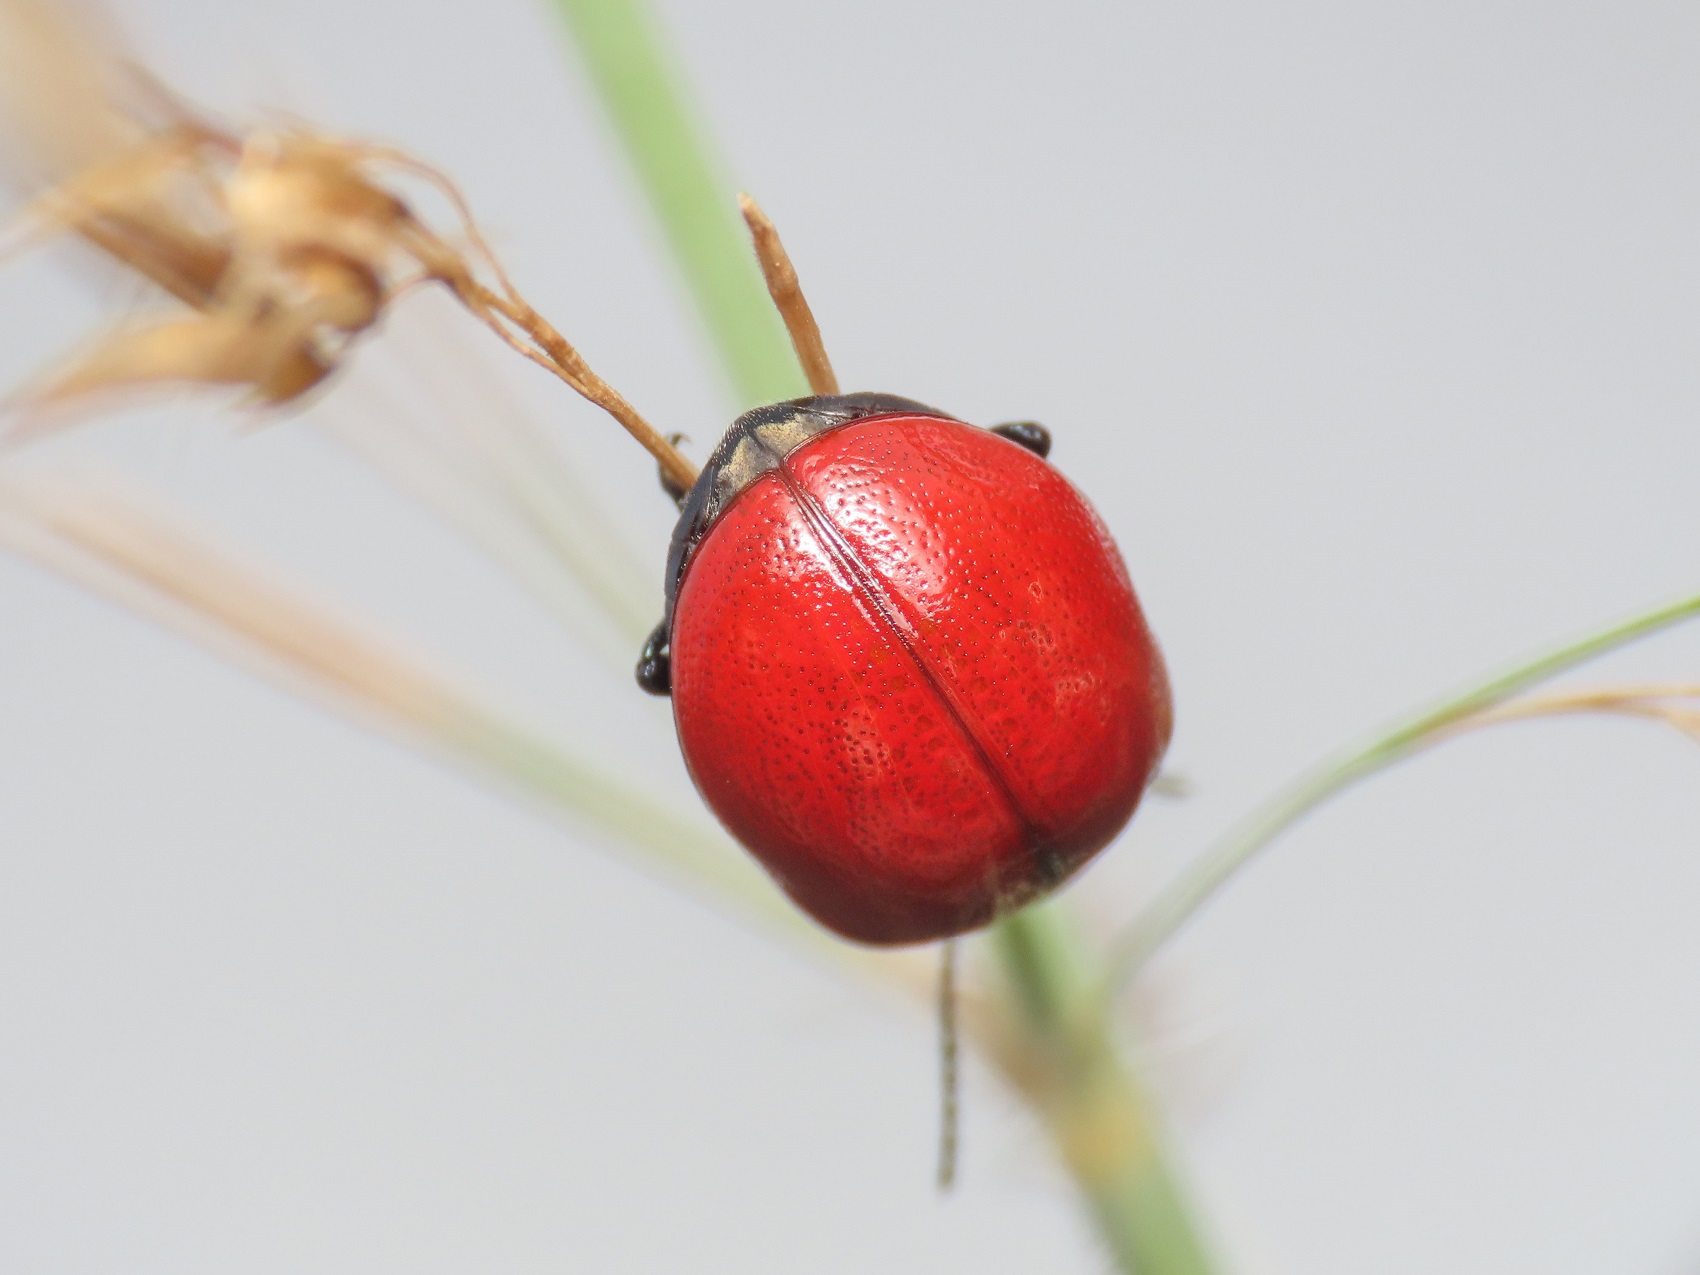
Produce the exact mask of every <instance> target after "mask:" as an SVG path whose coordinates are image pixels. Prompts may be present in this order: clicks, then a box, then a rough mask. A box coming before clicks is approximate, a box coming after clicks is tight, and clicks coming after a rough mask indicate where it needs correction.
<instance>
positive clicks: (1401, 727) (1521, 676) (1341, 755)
mask: <svg viewBox="0 0 1700 1275" xmlns="http://www.w3.org/2000/svg"><path fill="white" fill-rule="evenodd" d="M1696 615H1700V594H1696V595H1694V596H1692V597H1687V598H1682V599H1680V600H1679V601H1676V602H1672V603H1669V604H1667V605H1665V606H1659V607H1654V608H1653V609H1652V610H1649V611H1643V612H1641V613H1639V614H1637V615H1633V616H1630V617H1629V618H1628V619H1626V620H1618V621H1615V622H1613V623H1611V624H1608V625H1606V626H1605V627H1603V628H1600V629H1596V630H1594V631H1593V632H1590V633H1585V634H1583V635H1582V636H1581V637H1578V638H1576V639H1575V640H1573V641H1570V642H1567V643H1565V644H1564V645H1562V646H1559V647H1555V648H1553V649H1552V650H1550V651H1546V652H1544V653H1542V654H1541V655H1538V656H1536V657H1535V658H1533V659H1531V660H1526V661H1524V662H1523V663H1521V664H1517V665H1515V666H1513V667H1512V668H1509V669H1506V670H1502V671H1500V672H1496V673H1493V674H1491V675H1490V676H1488V677H1486V678H1483V679H1482V680H1481V681H1479V682H1476V683H1473V684H1471V685H1469V686H1467V687H1465V688H1464V689H1463V690H1461V691H1458V692H1456V693H1454V694H1452V695H1449V696H1447V697H1446V698H1445V699H1442V700H1441V701H1439V702H1438V703H1435V704H1432V705H1430V706H1428V707H1425V708H1422V709H1419V710H1418V711H1416V712H1414V713H1412V714H1411V715H1409V716H1407V717H1404V718H1401V719H1400V720H1398V721H1396V722H1394V723H1393V724H1392V725H1391V726H1389V727H1387V728H1385V729H1384V730H1381V731H1378V732H1376V733H1375V734H1373V735H1371V736H1369V737H1368V738H1367V739H1365V740H1364V741H1362V742H1361V743H1358V744H1354V745H1351V746H1348V747H1347V748H1345V749H1343V750H1341V751H1340V752H1338V753H1335V754H1333V755H1332V756H1329V757H1325V758H1324V759H1323V760H1322V761H1320V762H1318V763H1317V764H1316V765H1315V766H1313V767H1311V768H1310V769H1309V770H1307V771H1305V772H1304V773H1303V774H1301V775H1299V776H1298V778H1296V779H1294V780H1293V781H1292V782H1291V783H1289V784H1288V785H1287V786H1286V787H1284V788H1282V789H1281V790H1280V791H1279V792H1277V793H1276V794H1275V795H1274V796H1273V797H1271V798H1269V800H1267V801H1266V802H1264V803H1263V804H1262V805H1261V806H1259V807H1257V809H1255V810H1253V811H1252V812H1251V814H1250V815H1248V816H1247V817H1246V818H1245V819H1243V820H1241V821H1240V822H1239V823H1238V824H1236V825H1235V826H1234V827H1232V828H1230V829H1229V830H1228V832H1227V833H1226V834H1225V835H1224V836H1223V837H1222V838H1221V839H1220V840H1218V841H1217V842H1216V843H1215V844H1214V845H1212V846H1210V847H1209V848H1208V849H1207V850H1205V852H1204V853H1203V854H1202V855H1200V856H1199V857H1198V858H1197V859H1196V860H1194V861H1193V863H1192V864H1191V865H1190V866H1189V867H1187V868H1186V869H1184V870H1183V871H1182V872H1181V873H1180V875H1179V876H1177V877H1176V878H1175V879H1174V880H1173V881H1172V882H1171V883H1170V884H1169V885H1168V886H1167V887H1165V888H1164V889H1163V890H1162V891H1161V892H1160V893H1159V894H1158V895H1157V897H1156V898H1155V899H1153V900H1152V901H1151V903H1150V904H1148V905H1147V906H1146V908H1145V910H1144V911H1143V912H1142V913H1140V915H1139V916H1137V917H1136V918H1134V920H1133V922H1132V923H1131V924H1130V925H1129V926H1128V927H1127V928H1126V929H1125V930H1123V931H1122V933H1121V934H1120V935H1119V936H1118V937H1117V939H1116V941H1115V944H1114V946H1113V948H1112V955H1111V961H1110V979H1109V982H1108V984H1107V988H1108V991H1109V994H1111V995H1113V994H1114V993H1115V992H1116V991H1118V990H1120V988H1121V987H1122V986H1124V985H1125V984H1126V982H1127V980H1128V979H1129V978H1131V977H1132V976H1133V974H1134V973H1135V972H1136V971H1137V970H1138V969H1139V967H1140V966H1142V965H1143V964H1144V963H1145V962H1146V961H1147V960H1149V959H1150V957H1151V955H1152V954H1153V953H1154V952H1155V951H1156V950H1157V949H1158V948H1159V947H1161V946H1162V945H1163V944H1164V943H1165V942H1167V941H1168V939H1169V938H1170V937H1171V936H1173V935H1174V933H1175V932H1176V931H1177V930H1179V929H1180V928H1181V927H1182V926H1183V925H1185V924H1186V923H1187V921H1188V920H1190V919H1191V918H1192V917H1193V916H1194V915H1195V914H1196V913H1197V911H1198V910H1199V908H1201V907H1203V906H1204V904H1205V903H1207V902H1209V901H1210V899H1211V898H1212V897H1214V896H1215V894H1216V892H1217V891H1218V890H1220V889H1221V888H1222V887H1223V886H1225V885H1226V884H1227V883H1228V881H1229V880H1230V879H1232V877H1233V876H1234V874H1235V873H1237V872H1239V871H1240V869H1241V868H1243V867H1245V865H1246V864H1248V863H1250V862H1251V860H1252V859H1253V858H1255V857H1256V855H1257V854H1258V852H1259V851H1261V850H1262V849H1263V848H1264V847H1265V846H1267V845H1268V844H1269V843H1270V842H1272V841H1274V840H1275V839H1276V838H1277V837H1278V836H1280V835H1281V834H1282V833H1283V832H1285V831H1286V830H1287V829H1288V828H1290V827H1292V826H1293V825H1294V824H1295V823H1297V822H1298V821H1299V820H1300V819H1302V818H1304V816H1305V815H1307V814H1309V813H1310V812H1311V811H1312V810H1314V809H1316V808H1317V807H1318V806H1320V805H1322V804H1323V803H1324V802H1325V801H1328V800H1329V799H1330V798H1332V797H1335V796H1337V795H1338V794H1340V793H1341V792H1343V791H1345V790H1346V789H1347V788H1350V787H1351V786H1352V785H1354V784H1356V783H1358V782H1360V781H1361V780H1364V779H1367V778H1369V777H1370V776H1371V775H1374V774H1376V773H1377V772H1378V771H1382V770H1386V769H1387V768H1388V767H1389V766H1392V765H1394V764H1395V763H1397V762H1399V761H1402V760H1403V759H1404V758H1406V757H1409V756H1410V755H1411V754H1412V753H1415V752H1418V751H1420V750H1421V749H1423V748H1426V747H1428V746H1429V745H1431V744H1434V743H1438V742H1439V741H1440V740H1441V739H1443V738H1445V737H1446V734H1447V732H1448V730H1450V729H1452V728H1455V727H1456V726H1457V725H1458V724H1459V723H1461V722H1463V721H1464V720H1465V719H1467V718H1469V717H1471V716H1473V715H1474V714H1476V713H1479V712H1482V711H1483V710H1484V709H1488V708H1492V707H1493V706H1494V705H1496V704H1499V703H1502V702H1503V701H1505V700H1506V699H1509V698H1510V697H1511V696H1513V695H1515V694H1517V693H1518V692H1519V691H1523V690H1527V689H1528V688H1529V687H1531V686H1534V685H1536V684H1537V683H1539V682H1542V681H1545V680H1546V679H1547V678H1550V677H1555V676H1557V675H1558V674H1559V673H1562V672H1564V671H1565V670H1567V669H1571V668H1574V667H1575V666H1576V665H1578V664H1582V663H1584V662H1586V661H1587V660H1591V659H1593V658H1594V657H1596V656H1599V655H1604V654H1605V653H1606V652H1607V651H1611V650H1615V649H1616V648H1617V647H1620V646H1624V645H1626V644H1627V643H1630V642H1633V641H1635V640H1636V639H1638V638H1643V637H1646V636H1647V635H1649V634H1651V633H1656V632H1658V631H1659V630H1660V629H1663V628H1668V627H1669V626H1671V625H1673V624H1677V623H1680V622H1681V621H1683V620H1687V619H1691V618H1693V617H1694V616H1696Z"/></svg>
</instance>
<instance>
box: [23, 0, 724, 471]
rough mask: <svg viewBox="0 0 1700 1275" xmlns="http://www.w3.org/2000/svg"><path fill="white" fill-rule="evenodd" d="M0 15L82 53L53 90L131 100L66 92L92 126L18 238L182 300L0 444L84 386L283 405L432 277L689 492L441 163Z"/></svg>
mask: <svg viewBox="0 0 1700 1275" xmlns="http://www.w3.org/2000/svg"><path fill="white" fill-rule="evenodd" d="M0 8H4V9H6V10H7V11H8V12H7V14H6V15H5V16H9V17H10V18H12V19H13V20H14V21H15V22H16V21H18V20H19V17H20V14H21V15H23V16H24V17H26V18H29V19H30V22H28V23H23V24H22V29H26V30H29V31H30V32H32V33H33V38H37V39H39V40H41V41H42V42H43V46H44V50H43V52H44V56H46V55H47V52H48V50H47V45H48V44H51V53H52V56H54V57H56V58H57V59H58V60H59V61H61V62H65V61H68V60H78V59H80V63H79V65H80V67H81V70H82V71H83V73H81V74H77V75H66V76H62V77H59V78H58V80H57V85H56V87H55V89H54V90H53V91H55V92H59V93H64V92H67V91H75V92H78V93H81V94H83V95H84V96H85V97H86V95H87V93H88V92H89V91H91V89H92V88H94V87H95V86H103V85H111V84H114V83H118V84H121V85H123V86H124V87H125V89H126V90H127V91H126V92H125V93H124V94H123V95H122V97H121V98H119V99H118V100H121V101H134V102H137V103H139V104H141V105H140V106H138V107H137V108H136V109H132V110H128V111H126V110H123V109H121V108H118V107H116V106H113V105H112V99H110V98H109V99H108V102H107V105H108V107H109V109H108V110H107V111H105V112H104V113H102V112H98V111H94V110H92V109H90V108H89V106H88V103H87V102H86V101H79V102H77V103H75V104H73V105H74V106H75V108H76V109H74V110H67V111H66V112H62V113H61V117H63V116H64V115H69V116H72V117H77V118H84V119H91V120H99V121H100V124H101V130H100V131H101V136H100V138H99V139H98V141H93V142H91V139H90V138H89V137H87V136H86V135H85V136H84V137H81V138H79V139H77V141H78V143H79V144H78V145H77V146H75V147H74V148H73V147H67V146H65V145H64V141H65V139H64V138H58V139H55V140H56V142H57V143H58V149H59V150H60V152H61V153H62V154H61V158H62V155H63V153H66V152H72V151H74V152H75V153H77V154H78V155H79V156H83V157H86V156H87V155H88V154H89V153H90V152H93V153H94V155H95V156H96V157H95V158H93V159H92V160H89V159H87V158H83V159H82V162H80V163H79V164H78V165H77V166H76V170H75V171H74V172H73V173H72V174H71V175H70V176H69V177H66V178H64V179H63V180H60V181H59V182H58V183H57V184H56V185H54V186H52V187H51V188H50V189H49V190H47V191H46V193H44V194H42V195H40V196H39V197H38V198H36V199H35V200H34V202H33V203H32V204H31V205H30V207H29V208H28V209H27V210H26V212H25V218H24V225H23V231H24V236H25V239H26V241H33V240H40V239H42V238H46V237H49V236H51V235H54V234H63V233H69V234H75V235H78V236H80V237H82V238H83V239H85V240H87V241H88V242H89V243H91V244H94V245H95V246H96V247H98V248H100V249H102V250H103V251H104V252H105V253H107V254H108V255H109V256H111V257H112V258H114V259H115V260H117V261H118V262H120V263H122V264H123V265H125V266H127V267H128V268H130V269H131V270H134V271H136V272H137V273H139V274H141V275H143V276H145V277H146V278H147V279H148V280H150V281H151V282H152V283H154V284H156V285H158V286H159V287H160V288H162V289H164V290H165V291H166V292H168V293H170V294H171V295H172V296H173V297H175V298H176V299H177V300H178V301H180V302H182V303H183V304H184V305H185V306H186V307H188V311H187V312H184V313H179V314H176V315H171V316H150V317H149V318H148V319H146V320H145V321H139V322H136V323H133V324H130V325H128V326H126V327H124V328H121V329H120V330H118V331H117V332H115V333H113V334H111V335H108V336H106V337H105V338H103V339H101V340H100V341H98V342H97V343H96V344H94V345H93V346H92V347H91V348H89V349H88V350H86V351H84V352H83V353H82V354H81V355H80V356H78V357H77V358H76V359H74V360H73V361H71V362H70V363H69V364H68V365H67V366H66V367H64V368H63V369H61V370H60V371H58V372H57V373H55V374H53V375H52V376H50V377H48V378H46V379H44V380H43V381H42V382H40V383H39V384H37V385H36V386H35V387H33V388H32V389H30V390H28V391H26V392H25V393H24V394H22V395H20V396H18V397H17V398H15V399H14V400H13V406H14V408H16V409H21V411H22V413H23V416H22V419H23V420H25V421H27V425H26V426H24V427H22V428H14V429H13V430H12V431H11V432H12V435H13V437H18V436H20V435H22V434H25V433H31V432H36V431H39V430H40V429H41V428H42V427H43V426H45V425H47V424H51V423H52V422H53V421H54V420H55V419H62V418H63V412H62V410H60V409H64V408H66V407H69V406H77V405H86V404H87V403H88V402H89V401H90V400H91V398H92V397H94V396H99V395H103V394H111V393H115V392H126V391H129V392H134V391H137V390H141V389H145V388H148V387H152V386H160V385H166V384H184V383H188V384H201V385H228V386H243V387H246V388H247V389H248V390H249V396H250V399H251V401H252V402H253V403H255V404H257V405H261V406H276V405H279V404H285V403H290V402H292V401H294V400H296V399H299V398H300V397H301V396H302V395H303V394H305V393H307V392H308V391H309V390H311V389H313V388H314V387H315V386H317V385H319V384H321V383H322V382H323V381H324V380H325V378H326V377H328V376H329V375H330V374H331V373H332V372H333V371H335V370H336V368H337V366H338V365H339V364H340V363H341V361H342V360H343V358H344V357H345V356H346V355H347V353H348V351H349V349H350V347H351V346H352V345H353V343H354V342H355V341H356V340H357V339H358V338H359V337H360V336H362V335H363V334H364V333H366V332H368V331H370V330H371V329H372V328H373V326H374V325H375V324H376V323H377V322H378V320H379V319H380V318H381V317H382V316H383V314H384V311H385V310H386V308H387V307H388V306H389V305H391V304H392V303H393V302H395V301H396V300H397V299H398V298H399V297H400V296H402V295H403V294H404V293H406V292H407V291H408V290H409V289H410V288H413V287H417V286H419V285H420V284H423V283H438V284H441V285H443V286H445V287H447V288H448V289H449V290H450V291H451V292H452V293H453V294H454V295H455V297H456V298H457V299H459V301H460V302H461V303H462V304H463V305H464V306H465V307H466V308H467V309H468V310H469V311H470V312H471V313H472V314H473V315H475V316H476V317H477V318H478V319H480V320H481V321H482V322H483V323H485V324H486V325H487V326H489V327H490V328H491V329H492V330H494V331H495V332H496V333H497V334H498V335H499V336H501V338H502V339H503V340H504V341H506V342H507V343H508V344H509V345H511V346H513V348H515V349H516V350H518V351H519V352H520V353H522V354H524V355H525V356H526V357H527V358H529V359H531V360H532V361H534V362H536V363H538V364H540V365H541V366H543V367H544V368H546V369H548V370H549V371H550V372H552V373H554V374H555V375H557V376H559V377H561V378H562V379H563V380H565V381H566V382H567V383H568V384H569V385H570V386H572V388H573V389H575V390H576V391H578V392H579V393H580V394H582V395H583V396H584V397H586V398H587V399H589V400H590V401H591V402H593V403H595V404H597V405H598V406H599V407H602V408H603V409H605V410H606V411H608V412H609V413H610V414H611V415H613V416H614V417H615V419H617V420H618V421H619V422H620V423H621V424H622V425H624V426H625V427H626V429H627V430H628V431H629V432H631V433H632V434H633V436H634V437H636V438H637V439H638V441H639V442H640V443H642V444H643V445H644V446H645V447H646V448H647V449H648V450H649V451H650V452H651V454H653V455H654V456H655V457H656V458H657V460H658V461H659V462H660V464H661V466H662V468H663V470H664V471H666V472H667V473H668V474H669V476H670V477H672V478H674V479H675V480H677V481H678V482H680V483H682V484H684V485H689V483H690V481H691V479H692V478H693V477H694V472H693V471H692V469H691V467H690V465H689V464H688V462H686V461H685V460H684V459H683V458H682V457H681V456H680V455H679V454H678V452H677V451H675V450H674V449H673V447H672V446H671V445H670V444H669V443H668V441H667V440H666V439H665V438H664V437H662V436H661V435H660V434H659V433H658V432H657V431H656V430H654V429H653V428H652V427H651V426H650V425H649V424H648V423H647V422H646V421H644V420H643V418H642V417H641V416H639V415H638V413H637V412H636V410H635V409H633V408H632V407H631V405H630V404H629V403H627V402H626V401H625V399H623V398H622V397H621V396H620V395H619V394H618V393H616V392H615V391H614V390H613V389H612V388H611V387H610V386H608V385H607V383H606V382H604V381H602V380H601V378H599V377H598V376H596V375H595V373H593V372H592V371H591V370H590V369H589V368H588V367H587V366H586V365H585V363H584V361H583V359H581V358H580V357H579V355H578V353H577V351H576V350H574V349H573V347H572V346H571V345H569V344H568V343H567V342H566V341H565V340H564V339H563V338H562V337H561V335H560V334H559V333H558V332H556V331H555V329H554V328H553V327H551V326H550V325H549V324H548V323H546V322H545V321H544V320H543V319H542V317H541V316H539V315H538V314H537V312H536V311H535V310H533V309H532V308H531V306H530V305H528V304H527V303H526V302H525V300H524V298H522V297H521V296H520V295H519V293H518V292H517V291H516V290H515V289H514V287H513V285H512V284H511V283H510V282H509V281H508V278H507V276H506V275H505V274H504V273H503V271H502V269H501V266H500V265H499V263H498V262H497V261H496V259H495V257H494V255H493V254H492V253H491V252H490V249H489V247H488V245H487V244H486V243H485V241H484V239H483V237H482V236H481V235H480V234H479V232H478V229H477V227H476V226H475V225H474V223H473V221H472V218H471V216H470V214H469V212H468V209H467V206H466V203H465V200H464V199H463V198H462V197H461V195H460V192H459V191H458V190H457V189H456V188H455V186H454V184H453V183H452V182H451V181H450V180H449V179H448V178H447V177H446V176H444V175H443V174H442V173H440V172H438V171H436V170H435V169H433V168H430V167H429V166H427V165H425V164H423V163H421V162H419V161H418V160H416V159H413V158H411V157H409V156H407V155H405V154H403V153H401V152H398V151H395V150H392V149H389V148H386V147H380V146H371V145H365V144H361V143H356V142H350V141H343V140H338V139H334V138H330V137H325V136H320V135H317V134H314V133H311V132H308V131H306V130H304V129H291V130H284V131H272V132H250V133H247V134H244V135H240V136H239V135H236V134H234V133H232V132H229V131H226V130H224V129H222V128H220V127H217V126H215V125H213V124H211V123H209V122H208V121H206V120H204V119H202V118H200V117H198V116H197V115H195V114H194V113H193V112H192V111H190V110H189V109H188V108H187V107H185V106H184V105H183V104H182V103H180V102H178V101H177V100H176V99H174V98H173V97H172V96H171V95H170V94H169V93H168V92H166V91H165V90H163V89H161V88H160V87H158V86H157V85H155V84H154V83H153V82H152V81H150V80H148V79H147V77H146V76H145V75H143V74H142V73H140V72H137V71H134V70H131V69H129V68H126V67H123V66H121V65H105V66H103V65H101V63H100V60H99V59H98V58H97V56H96V54H95V53H94V52H93V50H92V49H91V48H88V47H80V46H79V45H78V44H77V42H76V41H75V39H74V38H71V37H70V36H69V35H68V34H67V32H66V30H65V28H63V27H58V28H54V27H52V25H51V23H50V22H49V21H48V19H47V17H44V16H43V11H39V10H34V9H33V8H31V7H30V6H29V5H28V4H27V0H11V2H10V3H9V4H5V5H0ZM32 24H33V25H32ZM12 34H15V31H14V32H13V33H12ZM48 35H51V36H52V37H53V38H52V40H51V41H49V40H48V39H47V36H48ZM15 61H16V60H15V59H14V64H15ZM68 86H75V87H74V88H70V87H68ZM12 87H14V88H15V87H16V85H13V86H12ZM37 114H38V117H43V118H45V117H48V116H51V115H52V114H53V112H51V111H50V110H49V111H38V112H37ZM409 180H411V181H413V182H417V183H423V184H425V185H427V186H430V187H434V188H435V189H436V190H437V191H438V192H440V194H441V195H442V196H443V197H444V198H445V199H446V200H447V201H448V203H449V205H450V206H451V207H452V208H453V209H454V211H455V214H456V217H457V219H458V223H459V224H458V226H457V227H456V232H457V238H458V239H459V241H460V243H459V244H456V243H452V242H450V240H449V239H447V238H445V237H443V236H442V235H439V234H438V233H437V232H436V231H434V230H433V229H432V228H431V227H430V226H428V225H427V224H426V223H425V222H424V221H423V220H422V219H421V218H420V217H418V216H417V215H415V213H414V212H413V210H412V209H411V208H410V206H409V205H408V203H407V202H406V201H405V200H404V199H403V198H402V197H401V196H400V195H398V194H397V193H396V191H395V189H393V187H394V186H395V185H397V184H399V183H402V182H406V181H409ZM481 275H482V276H483V277H485V278H488V279H490V280H491V284H489V285H487V284H486V283H484V282H483V281H482V280H481V278H480V276H481Z"/></svg>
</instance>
